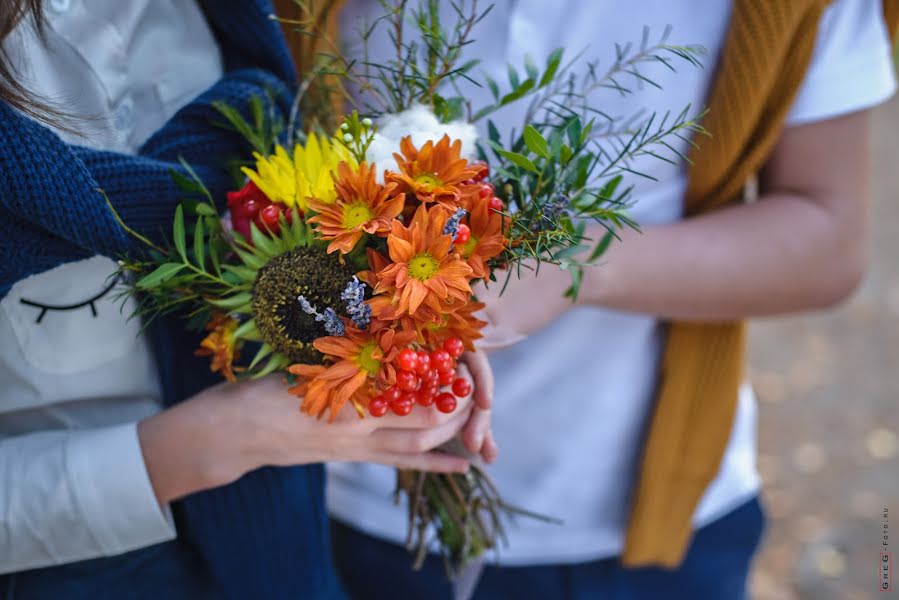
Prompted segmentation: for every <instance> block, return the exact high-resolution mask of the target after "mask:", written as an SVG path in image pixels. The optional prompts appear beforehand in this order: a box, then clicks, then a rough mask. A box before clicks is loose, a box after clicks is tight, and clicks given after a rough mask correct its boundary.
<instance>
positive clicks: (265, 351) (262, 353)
mask: <svg viewBox="0 0 899 600" xmlns="http://www.w3.org/2000/svg"><path fill="white" fill-rule="evenodd" d="M272 352H274V348H272V347H271V346H269V345H268V344H262V347H261V348H259V352H257V353H256V356H254V357H253V360H252V362H250V366H249V367H247V368H248V369H252V368H253V367H255V366H256V365H258V364H259V363H260V361H262V359H263V358H265V357H266V356H268V355H269V354H271V353H272ZM254 377H255V375H254Z"/></svg>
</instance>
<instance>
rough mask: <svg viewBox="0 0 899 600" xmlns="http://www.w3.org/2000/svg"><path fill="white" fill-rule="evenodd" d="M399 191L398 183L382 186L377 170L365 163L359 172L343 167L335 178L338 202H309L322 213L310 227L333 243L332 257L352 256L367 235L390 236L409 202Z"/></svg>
mask: <svg viewBox="0 0 899 600" xmlns="http://www.w3.org/2000/svg"><path fill="white" fill-rule="evenodd" d="M396 188H397V184H396V183H388V184H387V185H386V186H382V185H379V184H378V183H377V182H376V181H375V169H374V166H369V165H368V164H366V163H364V162H363V163H362V164H360V165H359V170H358V171H353V170H352V169H351V168H350V166H349V165H348V164H347V163H345V162H342V163H340V165H339V166H338V167H337V176H336V177H334V190H335V191H336V192H337V200H336V201H334V202H323V201H321V200H318V199H316V198H309V199H308V202H309V207H310V208H312V210H314V211H315V212H317V213H318V214H317V215H316V216H314V217H312V218H311V219H309V223H314V224H316V231H317V232H318V234H319V235H320V236H321V237H322V239H325V240H331V243H330V244H329V245H328V253H329V254H330V253H331V252H334V251H335V250H340V252H341V254H347V253H348V252H351V251H352V250H353V248H354V247H355V246H356V244H357V243H358V242H359V239H360V238H361V237H362V234H363V233H370V234H378V233H383V234H386V232H388V231H389V230H390V224H391V222H392V221H393V220H394V219H395V218H396V217H397V215H399V214H400V212H402V210H403V203H404V201H405V195H404V194H402V193H401V194H394V190H395V189H396Z"/></svg>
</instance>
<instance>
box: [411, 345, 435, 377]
mask: <svg viewBox="0 0 899 600" xmlns="http://www.w3.org/2000/svg"><path fill="white" fill-rule="evenodd" d="M415 354H416V356H418V364H417V365H416V367H415V372H416V373H418V374H419V376H421V377H424V376H425V375H427V374H428V371H430V370H431V356H430V355H429V354H428V351H427V350H419V351H418V352H416V353H415Z"/></svg>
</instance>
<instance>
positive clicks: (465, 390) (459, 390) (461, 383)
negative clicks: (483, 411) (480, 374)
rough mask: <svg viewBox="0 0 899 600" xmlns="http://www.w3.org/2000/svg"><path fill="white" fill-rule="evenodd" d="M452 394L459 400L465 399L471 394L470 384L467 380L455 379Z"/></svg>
mask: <svg viewBox="0 0 899 600" xmlns="http://www.w3.org/2000/svg"><path fill="white" fill-rule="evenodd" d="M453 393H454V394H455V395H457V396H459V397H460V398H465V397H466V396H468V394H470V393H471V383H470V382H469V381H468V380H467V379H463V378H461V377H457V378H456V380H455V381H454V382H453Z"/></svg>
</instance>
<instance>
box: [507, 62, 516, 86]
mask: <svg viewBox="0 0 899 600" xmlns="http://www.w3.org/2000/svg"><path fill="white" fill-rule="evenodd" d="M507 69H508V71H509V85H510V86H511V87H512V89H513V90H515V89H516V88H517V87H518V82H519V79H518V71H516V70H515V67H513V66H512V65H508V66H507Z"/></svg>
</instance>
